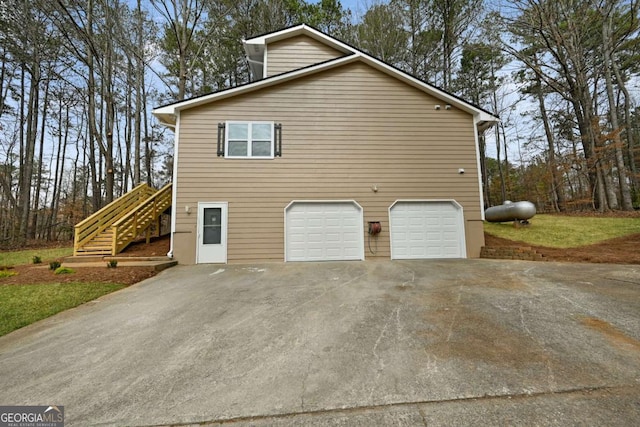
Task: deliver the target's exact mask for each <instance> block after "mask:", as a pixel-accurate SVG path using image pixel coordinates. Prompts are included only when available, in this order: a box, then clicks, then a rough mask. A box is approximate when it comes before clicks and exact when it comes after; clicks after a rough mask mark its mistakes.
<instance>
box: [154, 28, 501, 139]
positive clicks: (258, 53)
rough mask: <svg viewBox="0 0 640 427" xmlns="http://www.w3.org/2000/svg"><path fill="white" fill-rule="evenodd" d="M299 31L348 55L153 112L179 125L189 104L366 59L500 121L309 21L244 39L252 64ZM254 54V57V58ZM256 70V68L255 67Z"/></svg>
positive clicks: (478, 115) (486, 123) (482, 125)
mask: <svg viewBox="0 0 640 427" xmlns="http://www.w3.org/2000/svg"><path fill="white" fill-rule="evenodd" d="M298 35H306V36H309V37H312V38H314V39H316V40H318V41H320V42H322V43H324V44H326V45H328V46H331V47H333V48H334V49H336V50H338V51H341V52H344V53H345V55H346V56H343V57H340V58H336V59H331V60H329V61H325V62H321V63H318V64H314V65H311V66H308V67H304V68H300V69H297V70H293V71H289V72H286V73H283V74H278V75H275V76H272V77H267V78H264V79H261V80H256V81H253V82H250V83H247V84H244V85H240V86H236V87H233V88H229V89H224V90H221V91H218V92H214V93H210V94H207V95H202V96H198V97H195V98H191V99H186V100H183V101H178V102H174V103H171V104H168V105H164V106H162V107H158V108H156V109H155V110H153V115H154V116H156V117H157V118H158V119H159V120H160V122H162V123H163V124H165V125H168V126H175V123H176V117H177V114H178V113H179V112H180V111H182V110H186V109H189V108H193V107H197V106H200V105H203V104H208V103H210V102H215V101H218V100H221V99H226V98H229V97H232V96H236V95H240V94H244V93H248V92H252V91H255V90H259V89H263V88H266V87H270V86H274V85H278V84H281V83H284V82H287V81H291V80H294V79H297V78H301V77H307V76H310V75H313V74H316V73H320V72H322V71H326V70H330V69H333V68H337V67H340V66H343V65H346V64H351V63H354V62H358V61H359V62H362V63H365V64H367V65H369V66H371V67H372V68H374V69H376V70H378V71H381V72H383V73H385V74H387V75H389V76H392V77H395V78H397V79H398V80H400V81H402V82H404V83H406V84H408V85H410V86H412V87H414V88H416V89H418V90H421V91H423V92H425V93H426V94H429V95H431V96H433V97H435V98H437V99H440V100H441V101H442V102H443V103H445V104H449V105H452V106H455V107H456V108H459V109H460V110H462V111H465V112H467V113H469V114H471V115H472V116H473V117H474V120H475V123H476V126H477V127H478V130H480V131H483V130H485V129H487V128H489V127H491V126H493V125H494V124H495V123H498V122H499V118H498V117H497V116H495V115H494V114H492V113H490V112H488V111H486V110H484V109H482V108H480V107H478V106H476V105H473V104H471V103H469V102H466V101H464V100H463V99H461V98H460V97H458V96H456V95H453V94H451V93H449V92H446V91H444V90H442V89H440V88H438V87H436V86H433V85H431V84H429V83H426V82H424V81H422V80H420V79H418V78H417V77H414V76H412V75H410V74H408V73H406V72H404V71H402V70H400V69H398V68H396V67H394V66H392V65H390V64H387V63H386V62H383V61H381V60H379V59H376V58H374V57H372V56H371V55H368V54H366V53H365V52H362V51H361V50H359V49H356V48H355V47H353V46H349V45H348V44H346V43H344V42H341V41H339V40H337V39H335V38H333V37H330V36H328V35H326V34H324V33H323V32H321V31H319V30H316V29H315V28H313V27H310V26H308V25H306V24H301V25H297V26H294V27H289V28H285V29H283V30H280V31H276V32H273V33H268V34H265V35H261V36H257V37H253V38H251V39H248V40H244V41H243V43H244V46H245V51H246V52H247V55H248V60H249V64H251V63H252V61H254V64H256V66H255V67H256V68H258V66H257V64H258V63H260V65H259V67H260V69H262V65H261V61H263V59H262V58H263V57H264V51H265V48H266V45H267V44H268V43H271V42H274V41H278V40H284V39H287V38H290V37H295V36H298ZM252 55H253V58H255V59H252ZM252 70H253V68H252Z"/></svg>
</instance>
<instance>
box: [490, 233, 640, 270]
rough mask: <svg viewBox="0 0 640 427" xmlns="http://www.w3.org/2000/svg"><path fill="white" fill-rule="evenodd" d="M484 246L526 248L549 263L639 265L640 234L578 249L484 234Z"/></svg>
mask: <svg viewBox="0 0 640 427" xmlns="http://www.w3.org/2000/svg"><path fill="white" fill-rule="evenodd" d="M484 239H485V245H486V246H488V247H515V246H527V247H531V248H533V249H534V250H535V251H536V252H537V253H539V254H542V255H543V256H544V258H545V259H546V260H549V261H566V262H590V263H609V264H640V251H638V248H639V247H640V233H639V234H631V235H629V236H624V237H618V238H616V239H611V240H605V241H604V242H600V243H596V244H594V245H588V246H581V247H579V248H566V249H558V248H548V247H544V246H536V245H531V244H529V243H522V242H515V241H513V240H507V239H503V238H500V237H496V236H492V235H490V234H487V233H485V235H484Z"/></svg>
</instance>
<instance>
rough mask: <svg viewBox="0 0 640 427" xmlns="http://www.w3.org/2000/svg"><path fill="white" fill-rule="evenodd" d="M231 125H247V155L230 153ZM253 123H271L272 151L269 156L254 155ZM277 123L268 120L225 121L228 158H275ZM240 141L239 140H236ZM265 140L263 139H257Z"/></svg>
mask: <svg viewBox="0 0 640 427" xmlns="http://www.w3.org/2000/svg"><path fill="white" fill-rule="evenodd" d="M230 125H247V155H246V156H232V155H230V154H229V146H230V145H231V139H230V138H229V128H230V127H231V126H230ZM253 125H269V126H270V127H271V141H270V143H271V151H270V154H269V155H268V156H252V155H251V148H252V144H251V143H252V142H253V140H252V138H251V130H252V129H251V128H252V127H253ZM274 125H275V123H274V122H266V121H227V122H225V131H224V139H225V144H224V157H225V158H227V159H273V158H275V156H274V153H275V126H274ZM234 141H238V140H234ZM257 141H263V140H257Z"/></svg>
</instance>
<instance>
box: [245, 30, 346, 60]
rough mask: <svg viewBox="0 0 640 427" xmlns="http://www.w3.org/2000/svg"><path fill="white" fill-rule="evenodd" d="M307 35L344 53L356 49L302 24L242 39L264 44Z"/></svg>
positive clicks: (251, 42)
mask: <svg viewBox="0 0 640 427" xmlns="http://www.w3.org/2000/svg"><path fill="white" fill-rule="evenodd" d="M302 34H304V35H307V36H309V37H311V38H313V39H316V40H318V41H320V42H323V43H324V44H327V45H329V46H331V47H333V48H334V49H337V50H339V51H342V52H344V53H356V52H357V51H356V50H355V49H353V48H352V47H351V46H349V45H346V44H344V43H342V42H341V41H339V40H336V39H334V38H333V37H329V36H327V35H326V34H324V33H321V32H320V31H318V30H316V29H314V28H312V27H309V26H308V25H305V24H302V25H297V26H295V27H291V28H285V29H284V30H280V31H276V32H275V33H269V34H264V35H262V36H258V37H254V38H252V39H248V40H244V41H243V43H245V44H251V45H253V44H256V45H266V44H268V43H273V42H276V41H278V40H284V39H288V38H291V37H295V36H298V35H302Z"/></svg>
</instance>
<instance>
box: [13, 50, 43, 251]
mask: <svg viewBox="0 0 640 427" xmlns="http://www.w3.org/2000/svg"><path fill="white" fill-rule="evenodd" d="M31 67H32V68H31V71H30V75H31V80H30V82H29V104H28V109H27V118H26V120H27V132H26V141H25V143H26V146H25V152H24V163H23V164H24V171H23V173H22V177H23V178H22V187H21V188H20V201H21V203H22V206H21V212H20V230H19V232H18V236H19V239H20V240H21V241H26V239H27V238H28V237H29V215H30V213H31V184H32V182H33V162H34V155H35V148H36V138H37V133H38V112H39V111H38V109H39V106H40V88H39V83H40V64H39V62H38V58H37V57H36V58H34V61H33V63H32V64H31Z"/></svg>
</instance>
